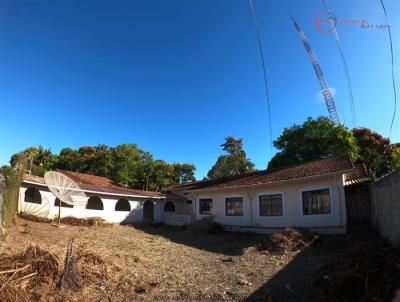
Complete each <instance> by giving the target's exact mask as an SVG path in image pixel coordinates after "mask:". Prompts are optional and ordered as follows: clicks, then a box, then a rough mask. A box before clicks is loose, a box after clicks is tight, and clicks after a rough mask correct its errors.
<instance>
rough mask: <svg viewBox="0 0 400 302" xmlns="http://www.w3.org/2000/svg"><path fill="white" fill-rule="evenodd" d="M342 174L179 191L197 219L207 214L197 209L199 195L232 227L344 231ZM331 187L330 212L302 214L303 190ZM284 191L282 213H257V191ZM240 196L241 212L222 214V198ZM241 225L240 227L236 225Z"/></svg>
mask: <svg viewBox="0 0 400 302" xmlns="http://www.w3.org/2000/svg"><path fill="white" fill-rule="evenodd" d="M343 184H344V183H343V176H342V175H337V176H325V177H318V178H313V179H308V180H301V181H291V182H282V183H279V184H278V183H277V184H269V185H263V186H257V187H252V188H247V189H243V188H237V189H224V190H214V191H212V190H209V191H206V190H204V191H201V192H199V191H197V192H186V194H185V192H183V193H181V194H182V195H184V196H185V197H186V198H187V199H192V200H193V212H192V214H193V215H194V216H195V218H196V219H201V218H203V217H206V215H201V214H200V213H199V199H201V198H212V199H213V216H214V218H215V220H216V221H217V222H219V223H221V224H223V225H225V226H227V227H228V228H231V229H233V230H236V229H238V230H239V229H240V228H242V229H246V230H252V229H253V230H254V231H262V232H273V231H276V230H279V229H282V228H285V227H292V226H295V227H303V228H309V229H312V230H315V231H318V232H325V233H345V232H346V206H345V196H344V189H343ZM324 188H327V189H329V191H330V199H331V213H329V214H320V215H303V209H302V197H301V192H302V191H303V190H309V189H310V190H313V189H324ZM276 193H282V195H283V216H280V217H260V215H259V198H258V196H259V195H263V194H276ZM233 196H241V197H242V198H243V200H244V216H238V217H232V216H226V215H225V198H226V197H233ZM238 227H240V228H238Z"/></svg>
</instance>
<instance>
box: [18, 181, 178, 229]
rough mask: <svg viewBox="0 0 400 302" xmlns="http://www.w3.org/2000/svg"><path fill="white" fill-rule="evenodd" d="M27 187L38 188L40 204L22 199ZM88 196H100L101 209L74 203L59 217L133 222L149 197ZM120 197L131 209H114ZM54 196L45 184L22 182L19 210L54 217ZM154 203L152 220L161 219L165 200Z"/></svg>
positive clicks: (56, 212)
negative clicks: (97, 218)
mask: <svg viewBox="0 0 400 302" xmlns="http://www.w3.org/2000/svg"><path fill="white" fill-rule="evenodd" d="M29 187H36V188H38V189H39V192H40V195H41V197H42V203H41V204H35V203H29V202H25V201H24V197H25V191H26V190H27V189H28V188H29ZM86 195H87V196H88V198H89V197H90V196H93V195H96V196H98V197H100V199H101V200H102V202H103V207H104V209H103V210H88V209H86V208H85V206H86V204H84V203H83V204H81V205H75V206H74V207H73V208H65V207H61V217H66V216H74V217H77V218H88V217H101V218H103V219H105V220H106V221H109V222H114V223H120V222H123V223H134V222H138V221H141V220H143V203H144V202H145V201H146V200H151V199H150V198H131V197H126V196H112V195H106V194H90V193H87V194H86ZM120 198H125V199H127V200H128V201H129V204H130V206H131V211H130V212H129V211H115V205H116V203H117V202H118V200H119V199H120ZM55 199H56V198H55V196H54V195H53V193H51V192H50V191H49V190H48V189H47V188H46V187H45V186H35V185H31V184H23V186H21V189H20V194H19V205H18V211H19V212H26V213H29V214H33V215H36V216H42V217H47V218H50V219H54V218H55V217H57V216H58V210H59V207H58V206H54V202H55ZM152 202H153V204H154V222H162V221H163V213H164V205H165V202H166V201H165V200H160V199H153V200H152ZM172 202H173V203H174V205H175V209H176V212H177V213H180V212H182V204H183V202H180V203H179V202H178V201H172Z"/></svg>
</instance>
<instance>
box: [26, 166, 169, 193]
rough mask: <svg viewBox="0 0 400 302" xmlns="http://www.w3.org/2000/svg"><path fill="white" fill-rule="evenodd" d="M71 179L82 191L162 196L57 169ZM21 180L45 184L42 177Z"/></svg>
mask: <svg viewBox="0 0 400 302" xmlns="http://www.w3.org/2000/svg"><path fill="white" fill-rule="evenodd" d="M58 172H60V173H62V174H64V175H66V176H67V177H69V178H70V179H72V180H73V181H75V182H76V183H77V184H78V185H79V187H80V188H81V189H82V190H83V191H92V192H100V193H104V194H107V193H109V194H116V195H118V194H122V195H140V196H146V197H162V196H164V195H163V194H162V193H159V192H152V191H142V190H136V189H130V188H125V187H122V186H119V185H116V184H114V183H113V182H112V181H111V180H110V179H109V178H107V177H102V176H96V175H91V174H86V173H78V172H71V171H64V170H60V171H58ZM23 180H26V181H31V182H35V183H38V184H44V185H45V184H46V183H45V181H44V178H43V177H38V176H34V175H29V174H25V175H24V176H23Z"/></svg>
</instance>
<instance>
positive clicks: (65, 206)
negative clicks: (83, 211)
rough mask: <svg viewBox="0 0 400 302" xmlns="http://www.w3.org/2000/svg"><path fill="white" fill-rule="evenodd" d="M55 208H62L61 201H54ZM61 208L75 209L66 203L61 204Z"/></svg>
mask: <svg viewBox="0 0 400 302" xmlns="http://www.w3.org/2000/svg"><path fill="white" fill-rule="evenodd" d="M54 206H55V207H59V206H60V199H58V198H56V200H55V201H54ZM61 207H62V208H73V207H74V206H73V205H71V204H68V203H65V202H63V201H62V202H61Z"/></svg>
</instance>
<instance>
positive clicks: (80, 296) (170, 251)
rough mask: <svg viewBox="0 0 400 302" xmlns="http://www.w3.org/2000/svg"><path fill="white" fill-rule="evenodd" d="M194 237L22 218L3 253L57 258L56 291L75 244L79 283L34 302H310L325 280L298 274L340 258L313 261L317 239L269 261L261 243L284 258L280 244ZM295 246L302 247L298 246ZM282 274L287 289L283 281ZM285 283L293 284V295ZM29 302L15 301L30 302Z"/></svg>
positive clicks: (33, 296)
mask: <svg viewBox="0 0 400 302" xmlns="http://www.w3.org/2000/svg"><path fill="white" fill-rule="evenodd" d="M192 231H193V230H192ZM192 231H190V230H189V231H187V230H183V229H182V228H173V227H167V226H148V225H147V226H146V225H141V226H136V227H132V226H121V225H114V226H113V227H110V228H103V227H100V226H96V225H95V226H90V227H87V226H66V227H64V228H56V227H54V226H51V225H50V224H47V223H37V222H32V221H27V220H23V219H21V218H17V223H16V226H15V227H14V228H13V229H11V232H10V234H9V237H8V239H7V240H6V242H5V243H4V244H3V246H2V252H3V253H6V254H7V255H13V254H18V253H21V251H23V250H24V249H25V248H26V246H27V245H29V244H30V243H34V244H35V245H36V246H39V247H41V248H43V250H46V251H48V252H49V253H51V255H53V256H55V257H56V258H57V261H58V275H57V277H56V278H55V280H54V281H53V284H58V282H59V280H60V276H61V274H62V272H63V271H65V258H66V254H67V246H68V242H69V241H70V240H71V239H72V238H74V253H75V256H74V257H68V258H70V262H69V265H70V267H69V268H68V270H69V271H68V273H67V275H68V276H69V277H68V278H69V279H70V281H71V280H72V282H70V281H68V284H67V285H65V284H64V285H59V286H58V287H57V286H52V287H51V289H40V290H37V291H36V290H35V288H34V289H33V290H32V291H28V292H27V294H28V296H29V301H107V302H109V301H226V300H227V301H242V300H246V299H248V300H249V301H252V300H253V298H254V299H256V298H257V299H261V301H271V300H270V298H271V296H270V291H271V290H272V291H275V289H277V288H275V287H276V285H273V284H274V282H272V283H271V281H273V280H277V281H278V282H277V284H278V285H277V286H278V287H279V286H283V287H284V288H283V292H284V294H285V293H287V292H288V291H289V289H290V291H292V289H294V290H295V291H296V295H297V296H296V300H293V301H307V300H302V299H299V297H304V296H306V295H308V292H309V291H310V290H311V288H312V284H313V281H314V279H313V278H314V277H315V278H316V277H317V276H318V274H317V273H316V274H314V275H313V274H310V275H306V276H303V275H302V274H303V272H304V270H301V269H300V270H299V269H298V268H297V267H304V266H305V265H308V264H309V263H313V264H315V266H316V267H318V265H319V264H325V263H327V262H328V260H329V261H330V260H332V257H330V256H329V255H328V252H329V251H331V250H335V249H334V248H332V247H331V246H329V247H328V248H327V251H325V250H323V251H314V250H313V251H312V253H308V252H307V249H308V248H309V247H310V245H311V244H312V242H311V241H312V238H314V237H308V236H306V237H302V236H301V237H300V239H299V238H297V237H296V236H298V234H297V233H296V234H297V235H296V234H294V233H290V234H291V235H296V236H294V237H293V236H291V237H290V236H289V238H291V243H290V244H292V243H293V247H295V248H293V249H294V250H296V252H292V250H293V249H292V248H290V251H289V252H286V251H285V250H286V248H285V249H283V252H281V253H279V252H274V253H270V252H268V253H266V252H265V251H264V250H262V251H260V249H259V245H260V242H264V243H265V244H266V245H268V246H275V247H272V249H274V250H275V251H280V248H279V243H277V242H276V241H274V240H273V238H274V237H270V236H264V235H251V234H238V233H218V234H213V235H211V234H208V233H203V232H192ZM294 238H297V239H296V240H301V242H300V243H295V242H292V241H294V240H295V239H294ZM309 238H311V241H310V240H309ZM335 238H336V237H335ZM338 238H347V237H338ZM335 240H336V241H335ZM346 240H347V239H346ZM351 241H354V239H351ZM303 243H305V244H303ZM332 244H333V245H334V246H335V247H340V249H338V250H339V251H340V252H341V251H342V250H343V249H344V247H343V244H342V242H341V243H340V244H338V241H337V239H332ZM291 246H292V245H291ZM322 246H323V244H322ZM299 255H306V259H302V257H299ZM293 263H295V264H296V263H298V264H297V265H293ZM305 263H306V264H305ZM291 270H292V271H291ZM282 272H286V273H287V274H288V276H293V278H292V279H293V281H291V280H290V281H287V280H289V279H288V278H287V277H285V276H286V275H285V274H282ZM281 274H282V276H283V278H284V281H283V282H281V281H279V278H278V277H279V276H280V275H281ZM285 282H290V288H289V289H287V288H285V286H286V283H285ZM295 282H297V283H298V284H297V285H296V283H295ZM0 283H1V280H0ZM3 284H4V281H3ZM270 284H272V285H270ZM0 286H1V284H0ZM271 286H272V288H271ZM6 287H7V286H6ZM6 287H5V289H6ZM297 288H298V289H297ZM8 289H9V288H8ZM3 290H4V289H3ZM9 290H10V291H11V294H15V292H12V289H9ZM300 290H301V291H302V292H300ZM0 293H1V291H0ZM277 293H278V294H277V295H278V296H277V297H278V298H275V297H274V299H273V301H274V302H275V301H291V300H290V299H286V298H283V299H279V295H281V294H280V293H279V288H278V291H277ZM283 296H284V295H283ZM23 298H24V297H22V298H21V299H22V300H16V301H26V300H23ZM259 301H260V300H259Z"/></svg>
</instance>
